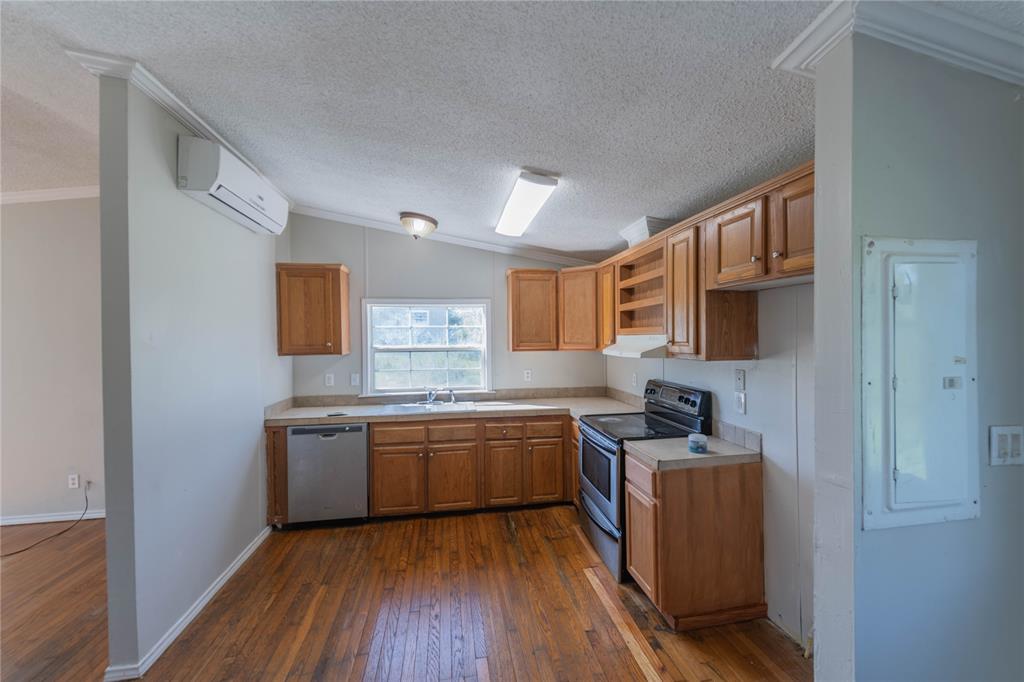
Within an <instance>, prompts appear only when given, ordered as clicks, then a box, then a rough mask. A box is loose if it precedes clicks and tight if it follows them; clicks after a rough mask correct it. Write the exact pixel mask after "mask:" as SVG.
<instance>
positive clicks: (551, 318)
mask: <svg viewBox="0 0 1024 682" xmlns="http://www.w3.org/2000/svg"><path fill="white" fill-rule="evenodd" d="M506 283H507V288H508V327H509V346H510V348H511V350H514V351H517V350H558V273H557V272H556V271H555V270H516V269H513V270H509V271H508V273H507V275H506Z"/></svg>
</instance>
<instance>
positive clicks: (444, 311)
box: [363, 300, 490, 394]
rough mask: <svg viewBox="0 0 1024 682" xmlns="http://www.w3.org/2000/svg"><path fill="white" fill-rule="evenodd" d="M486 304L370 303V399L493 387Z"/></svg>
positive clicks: (367, 370) (367, 326) (367, 304)
mask: <svg viewBox="0 0 1024 682" xmlns="http://www.w3.org/2000/svg"><path fill="white" fill-rule="evenodd" d="M488 309H489V305H488V302H487V301H481V300H470V301H461V300H460V301H415V300H387V301H380V300H377V301H366V302H365V309H364V316H365V318H364V321H365V324H364V327H363V328H364V329H366V330H367V339H366V358H365V362H366V364H365V367H364V372H363V374H364V375H365V379H366V384H365V385H366V387H367V390H366V392H367V393H368V394H381V393H417V392H422V391H423V390H424V388H454V389H456V390H461V391H472V390H477V391H483V390H487V389H488V386H489V384H490V371H489V369H490V368H489V358H488V353H487V348H488V339H489V338H490V334H489V328H488V317H489V316H488V313H489V310H488Z"/></svg>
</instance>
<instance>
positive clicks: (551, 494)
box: [526, 438, 565, 502]
mask: <svg viewBox="0 0 1024 682" xmlns="http://www.w3.org/2000/svg"><path fill="white" fill-rule="evenodd" d="M564 461H565V443H564V441H563V440H562V439H561V438H531V439H529V440H527V441H526V486H527V488H526V501H527V502H554V501H557V500H561V499H563V496H564V494H565V488H564V486H565V481H564V479H563V478H562V462H564Z"/></svg>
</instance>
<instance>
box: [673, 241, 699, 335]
mask: <svg viewBox="0 0 1024 682" xmlns="http://www.w3.org/2000/svg"><path fill="white" fill-rule="evenodd" d="M697 228H698V226H697V225H692V226H690V227H687V228H686V229H684V230H682V231H681V232H679V233H677V234H674V235H672V236H671V237H669V239H668V267H669V292H670V296H669V301H670V305H671V308H670V310H669V316H668V320H669V337H668V343H669V346H670V347H671V350H672V352H673V353H693V354H695V353H698V352H699V349H698V344H697Z"/></svg>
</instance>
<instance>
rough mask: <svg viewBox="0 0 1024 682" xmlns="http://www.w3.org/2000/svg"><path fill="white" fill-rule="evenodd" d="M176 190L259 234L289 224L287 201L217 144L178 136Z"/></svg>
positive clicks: (281, 229)
mask: <svg viewBox="0 0 1024 682" xmlns="http://www.w3.org/2000/svg"><path fill="white" fill-rule="evenodd" d="M178 189H180V190H181V191H183V192H184V193H185V194H188V195H189V196H191V197H192V198H194V199H196V200H197V201H201V202H202V203H204V204H206V205H207V206H209V207H210V208H212V209H213V210H215V211H217V212H218V213H222V214H224V215H225V216H227V217H228V218H230V219H231V220H234V221H235V222H236V223H239V224H241V225H244V226H245V227H247V228H249V229H250V230H252V231H253V232H256V233H258V234H267V233H270V234H275V235H276V234H281V232H282V231H283V230H284V226H285V225H286V224H287V222H288V199H287V198H285V196H284V195H283V194H281V193H280V192H278V191H277V190H276V189H275V188H274V186H273V185H271V184H270V183H269V182H267V181H266V180H265V179H264V178H262V177H261V176H260V174H259V173H257V172H256V171H254V170H252V169H251V168H249V166H247V165H246V164H245V163H243V162H242V161H241V160H240V159H239V158H238V157H236V156H235V155H234V154H232V153H231V152H229V151H228V150H227V149H225V148H224V147H223V146H221V145H219V144H217V143H216V142H210V141H209V140H204V139H202V138H198V137H188V136H187V135H179V136H178Z"/></svg>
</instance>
